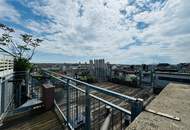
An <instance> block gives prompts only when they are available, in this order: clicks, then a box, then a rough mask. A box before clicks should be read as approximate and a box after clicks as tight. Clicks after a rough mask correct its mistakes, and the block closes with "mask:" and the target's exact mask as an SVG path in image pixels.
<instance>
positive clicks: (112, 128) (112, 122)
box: [111, 110, 114, 130]
mask: <svg viewBox="0 0 190 130" xmlns="http://www.w3.org/2000/svg"><path fill="white" fill-rule="evenodd" d="M113 111H114V110H112V112H111V120H112V130H113V125H114V124H113Z"/></svg>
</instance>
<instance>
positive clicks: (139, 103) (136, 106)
mask: <svg viewBox="0 0 190 130" xmlns="http://www.w3.org/2000/svg"><path fill="white" fill-rule="evenodd" d="M142 110H143V100H141V99H137V100H136V101H134V102H133V103H132V106H131V121H133V120H134V119H135V118H136V117H137V116H138V115H139V114H140V113H141V112H142Z"/></svg>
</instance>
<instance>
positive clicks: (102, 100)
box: [51, 75, 131, 115]
mask: <svg viewBox="0 0 190 130" xmlns="http://www.w3.org/2000/svg"><path fill="white" fill-rule="evenodd" d="M51 76H52V77H53V78H55V79H57V80H59V81H62V82H64V83H66V81H64V80H63V79H60V78H58V77H56V76H53V75H51ZM69 86H71V87H73V88H75V89H77V90H79V91H81V92H83V93H85V91H84V90H83V89H81V88H78V87H76V86H75V85H73V84H69ZM90 96H91V97H93V98H95V99H97V100H100V101H101V102H103V103H105V104H107V105H109V106H111V107H114V108H116V109H118V110H120V111H122V112H124V113H126V114H128V115H131V112H130V111H128V110H126V109H124V108H122V107H120V106H117V105H115V104H113V103H111V102H108V101H106V100H104V99H102V98H100V97H97V96H95V95H93V94H90Z"/></svg>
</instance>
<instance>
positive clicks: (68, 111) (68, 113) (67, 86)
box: [66, 79, 70, 123]
mask: <svg viewBox="0 0 190 130" xmlns="http://www.w3.org/2000/svg"><path fill="white" fill-rule="evenodd" d="M69 88H70V87H69V79H67V83H66V90H67V108H66V109H67V110H66V111H67V123H70V98H69V93H70V89H69Z"/></svg>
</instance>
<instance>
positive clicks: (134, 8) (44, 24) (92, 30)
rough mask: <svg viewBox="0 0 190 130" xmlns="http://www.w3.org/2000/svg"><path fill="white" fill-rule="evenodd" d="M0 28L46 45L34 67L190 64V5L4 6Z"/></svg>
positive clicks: (82, 2)
mask: <svg viewBox="0 0 190 130" xmlns="http://www.w3.org/2000/svg"><path fill="white" fill-rule="evenodd" d="M0 22H1V23H4V24H7V25H8V26H10V27H13V28H15V29H16V30H17V31H18V32H20V33H31V34H33V35H34V36H36V37H40V38H42V39H44V41H43V43H42V44H41V46H40V47H39V48H38V49H37V51H36V54H35V56H34V57H33V59H32V61H33V62H61V63H63V62H79V61H88V60H89V59H94V58H105V59H106V61H110V62H111V63H122V64H142V63H159V62H169V63H179V62H190V52H189V50H190V27H189V23H190V1H189V0H175V1H174V0H0Z"/></svg>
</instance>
